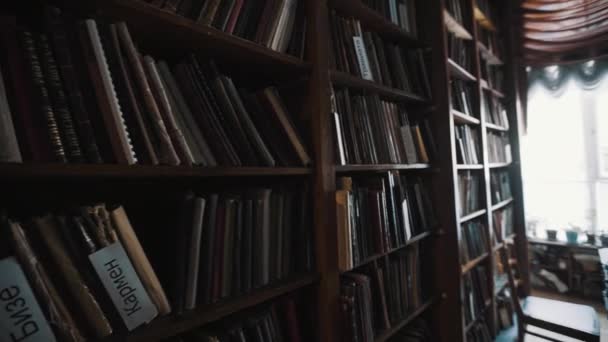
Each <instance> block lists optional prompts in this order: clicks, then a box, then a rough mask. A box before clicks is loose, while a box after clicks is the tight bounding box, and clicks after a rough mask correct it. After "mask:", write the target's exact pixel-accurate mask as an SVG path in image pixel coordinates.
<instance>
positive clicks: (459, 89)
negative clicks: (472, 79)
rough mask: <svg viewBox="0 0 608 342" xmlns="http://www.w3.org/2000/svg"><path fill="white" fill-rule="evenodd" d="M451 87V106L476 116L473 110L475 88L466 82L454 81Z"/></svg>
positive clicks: (451, 82)
mask: <svg viewBox="0 0 608 342" xmlns="http://www.w3.org/2000/svg"><path fill="white" fill-rule="evenodd" d="M450 86H451V91H450V93H451V105H452V108H453V109H455V110H457V111H459V112H461V113H464V114H467V115H471V116H475V115H474V113H475V111H474V110H473V108H475V107H474V106H473V92H474V91H475V90H474V88H473V86H472V85H471V84H470V83H468V82H465V81H462V80H456V79H453V80H451V81H450Z"/></svg>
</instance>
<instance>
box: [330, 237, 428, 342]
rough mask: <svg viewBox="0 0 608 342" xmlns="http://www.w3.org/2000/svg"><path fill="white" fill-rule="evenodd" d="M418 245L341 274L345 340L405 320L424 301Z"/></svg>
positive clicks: (364, 338) (368, 337) (371, 335)
mask: <svg viewBox="0 0 608 342" xmlns="http://www.w3.org/2000/svg"><path fill="white" fill-rule="evenodd" d="M421 277H422V274H421V265H420V256H419V252H418V247H417V246H412V248H408V249H406V250H403V251H400V252H399V253H397V254H395V255H393V256H391V257H390V258H389V260H388V261H387V262H386V263H385V264H382V263H380V264H379V265H378V266H375V265H371V266H370V267H368V268H367V269H365V270H361V272H357V273H355V272H349V273H344V274H343V275H342V277H341V296H340V302H341V309H342V315H343V320H344V335H343V336H344V338H345V339H344V340H345V341H370V342H371V341H374V337H375V336H376V335H378V334H379V333H381V332H382V331H385V330H387V329H390V328H391V327H392V326H394V325H395V324H397V323H399V322H400V321H402V320H403V319H405V318H406V317H407V315H408V313H411V312H413V311H414V310H416V308H418V307H420V306H421V305H422V303H423V299H424V297H425V296H424V294H423V290H424V289H423V287H422V279H421Z"/></svg>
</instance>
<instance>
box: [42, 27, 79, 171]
mask: <svg viewBox="0 0 608 342" xmlns="http://www.w3.org/2000/svg"><path fill="white" fill-rule="evenodd" d="M38 43H39V44H38V48H39V52H40V56H41V58H42V67H43V70H44V75H45V76H46V83H47V85H48V89H49V95H50V98H51V100H52V103H53V108H54V109H55V113H56V116H57V121H58V124H59V128H60V133H61V138H62V141H63V144H64V148H65V153H66V156H67V159H68V160H69V161H71V162H77V163H81V162H83V161H84V158H83V155H82V150H81V148H80V143H79V141H78V136H77V135H76V129H75V127H74V121H73V120H72V113H71V111H70V108H69V107H68V103H67V98H66V95H65V92H64V90H63V84H62V80H61V77H60V75H59V70H58V68H57V62H56V61H55V57H54V56H53V53H52V52H51V48H50V45H49V40H48V38H47V36H46V35H44V34H43V35H41V36H40V39H39V41H38Z"/></svg>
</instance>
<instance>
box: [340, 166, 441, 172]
mask: <svg viewBox="0 0 608 342" xmlns="http://www.w3.org/2000/svg"><path fill="white" fill-rule="evenodd" d="M390 170H436V169H434V168H433V167H432V166H431V164H369V165H368V164H351V165H336V172H337V173H351V172H384V171H390Z"/></svg>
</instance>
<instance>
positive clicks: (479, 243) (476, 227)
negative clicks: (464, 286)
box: [460, 220, 490, 264]
mask: <svg viewBox="0 0 608 342" xmlns="http://www.w3.org/2000/svg"><path fill="white" fill-rule="evenodd" d="M461 231H462V240H461V243H460V251H461V260H462V264H466V263H467V262H469V261H471V260H474V259H475V258H478V257H480V256H482V255H483V254H484V253H487V252H488V244H489V243H490V238H489V232H488V228H487V227H486V226H485V225H484V224H483V223H482V222H480V221H479V220H475V221H470V222H466V223H463V224H462V225H461Z"/></svg>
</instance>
